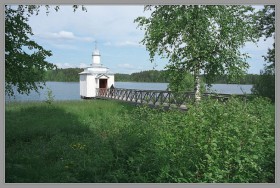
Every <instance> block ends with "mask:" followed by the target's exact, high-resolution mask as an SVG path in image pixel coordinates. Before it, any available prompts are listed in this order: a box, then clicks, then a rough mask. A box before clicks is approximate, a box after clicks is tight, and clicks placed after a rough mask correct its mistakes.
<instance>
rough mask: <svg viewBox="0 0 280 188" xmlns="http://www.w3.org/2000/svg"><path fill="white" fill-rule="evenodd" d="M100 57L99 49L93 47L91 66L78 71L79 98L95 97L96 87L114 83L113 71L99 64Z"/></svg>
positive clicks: (108, 86)
mask: <svg viewBox="0 0 280 188" xmlns="http://www.w3.org/2000/svg"><path fill="white" fill-rule="evenodd" d="M100 58H101V55H100V53H99V50H98V49H97V48H96V47H95V49H94V51H93V53H92V64H91V66H90V67H86V68H85V69H84V71H83V72H81V73H79V75H80V96H81V98H94V97H96V89H98V88H110V87H111V86H112V85H113V86H114V84H115V78H114V73H112V72H111V71H110V70H109V68H107V67H104V66H103V65H102V64H101V62H100V60H101V59H100Z"/></svg>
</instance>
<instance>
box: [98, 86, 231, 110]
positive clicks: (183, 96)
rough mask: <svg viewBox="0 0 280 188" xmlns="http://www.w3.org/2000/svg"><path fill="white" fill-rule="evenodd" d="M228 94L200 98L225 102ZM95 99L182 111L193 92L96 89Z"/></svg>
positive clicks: (208, 95) (192, 97)
mask: <svg viewBox="0 0 280 188" xmlns="http://www.w3.org/2000/svg"><path fill="white" fill-rule="evenodd" d="M230 96H231V95H230V94H219V95H217V94H213V93H204V94H203V95H202V97H211V98H217V99H219V100H222V101H224V100H227V99H228V98H229V97H230ZM96 98H99V99H115V100H121V101H127V102H133V103H140V104H149V105H154V106H159V105H160V106H163V107H168V108H170V107H175V108H180V109H182V110H185V109H187V107H186V105H187V104H189V103H190V102H193V101H194V92H172V91H162V90H136V89H121V88H114V89H106V88H97V89H96Z"/></svg>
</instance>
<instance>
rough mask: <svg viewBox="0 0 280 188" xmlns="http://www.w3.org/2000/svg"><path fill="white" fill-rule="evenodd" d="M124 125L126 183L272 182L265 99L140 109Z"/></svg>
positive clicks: (269, 122)
mask: <svg viewBox="0 0 280 188" xmlns="http://www.w3.org/2000/svg"><path fill="white" fill-rule="evenodd" d="M123 128H124V129H123V130H122V139H119V143H122V144H124V143H125V146H124V145H123V147H121V148H123V152H124V153H122V158H123V160H124V162H125V164H122V165H125V166H122V167H123V168H125V169H123V171H122V175H121V176H122V177H126V179H123V181H124V182H127V181H129V182H189V183H195V182H219V183H222V182H227V183H245V182H250V183H252V182H254V183H259V182H262V183H263V182H274V181H275V180H274V172H275V169H274V167H275V159H274V154H275V153H274V152H275V148H274V146H275V143H274V130H275V129H274V128H275V127H274V114H273V113H271V105H270V104H269V102H268V101H267V100H265V99H261V98H257V99H254V100H252V101H250V102H248V103H246V102H245V103H244V102H243V101H241V100H239V99H236V98H233V99H230V100H229V101H228V102H226V103H221V102H217V101H215V100H205V101H202V102H201V103H199V104H196V105H191V106H189V109H188V111H187V113H186V114H184V113H182V112H178V111H169V112H166V111H160V110H155V109H149V108H147V107H139V108H138V109H136V110H135V111H134V116H133V121H127V124H126V126H124V127H123ZM115 144H118V143H115Z"/></svg>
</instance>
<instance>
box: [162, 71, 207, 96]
mask: <svg viewBox="0 0 280 188" xmlns="http://www.w3.org/2000/svg"><path fill="white" fill-rule="evenodd" d="M164 73H165V75H166V77H167V78H168V80H169V82H168V83H169V84H168V89H170V90H171V91H176V92H181V91H193V89H194V85H195V83H194V77H193V75H192V74H191V73H190V72H188V71H187V70H182V69H180V68H178V67H173V66H167V70H166V71H165V72H164ZM200 90H201V91H202V92H205V90H206V88H205V83H201V85H200Z"/></svg>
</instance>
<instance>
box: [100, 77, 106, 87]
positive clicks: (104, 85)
mask: <svg viewBox="0 0 280 188" xmlns="http://www.w3.org/2000/svg"><path fill="white" fill-rule="evenodd" d="M99 88H107V79H99Z"/></svg>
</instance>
